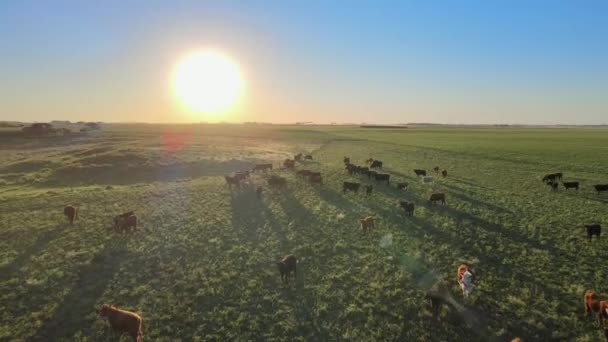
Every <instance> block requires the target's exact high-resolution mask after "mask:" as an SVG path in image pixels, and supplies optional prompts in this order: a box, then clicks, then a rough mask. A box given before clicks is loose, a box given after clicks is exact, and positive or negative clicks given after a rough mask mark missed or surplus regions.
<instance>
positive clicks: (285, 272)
mask: <svg viewBox="0 0 608 342" xmlns="http://www.w3.org/2000/svg"><path fill="white" fill-rule="evenodd" d="M297 264H298V258H297V257H296V256H295V255H293V254H290V255H286V256H285V257H284V258H283V259H282V260H281V261H279V262H277V267H278V269H279V274H280V275H281V281H282V282H284V283H289V275H290V274H291V273H292V272H293V280H294V281H295V280H296V277H297Z"/></svg>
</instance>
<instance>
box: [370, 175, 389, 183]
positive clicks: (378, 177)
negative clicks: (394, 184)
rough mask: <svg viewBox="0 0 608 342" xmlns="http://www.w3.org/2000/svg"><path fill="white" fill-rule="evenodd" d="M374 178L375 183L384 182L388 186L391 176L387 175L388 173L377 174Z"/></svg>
mask: <svg viewBox="0 0 608 342" xmlns="http://www.w3.org/2000/svg"><path fill="white" fill-rule="evenodd" d="M374 178H375V179H376V182H380V181H386V184H389V183H390V179H391V175H389V174H388V173H378V174H376V176H375V177H374Z"/></svg>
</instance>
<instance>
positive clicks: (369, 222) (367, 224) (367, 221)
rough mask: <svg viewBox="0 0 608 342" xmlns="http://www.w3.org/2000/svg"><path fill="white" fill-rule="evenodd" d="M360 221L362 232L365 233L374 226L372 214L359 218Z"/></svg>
mask: <svg viewBox="0 0 608 342" xmlns="http://www.w3.org/2000/svg"><path fill="white" fill-rule="evenodd" d="M359 221H360V222H361V230H362V231H363V233H364V234H365V233H367V232H368V231H370V230H372V228H373V229H375V228H376V226H375V225H374V217H373V216H367V217H366V218H364V219H361V220H359Z"/></svg>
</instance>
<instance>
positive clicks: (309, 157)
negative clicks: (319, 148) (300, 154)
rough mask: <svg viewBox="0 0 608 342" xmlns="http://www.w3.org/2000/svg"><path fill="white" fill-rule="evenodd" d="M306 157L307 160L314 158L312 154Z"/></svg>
mask: <svg viewBox="0 0 608 342" xmlns="http://www.w3.org/2000/svg"><path fill="white" fill-rule="evenodd" d="M304 159H306V160H312V155H310V154H307V155H306V156H305V157H304Z"/></svg>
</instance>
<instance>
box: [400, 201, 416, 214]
mask: <svg viewBox="0 0 608 342" xmlns="http://www.w3.org/2000/svg"><path fill="white" fill-rule="evenodd" d="M399 205H400V206H401V208H403V210H405V213H406V214H407V215H409V216H414V208H415V206H414V203H413V202H408V201H399Z"/></svg>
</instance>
